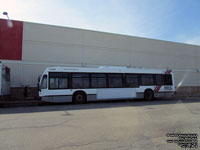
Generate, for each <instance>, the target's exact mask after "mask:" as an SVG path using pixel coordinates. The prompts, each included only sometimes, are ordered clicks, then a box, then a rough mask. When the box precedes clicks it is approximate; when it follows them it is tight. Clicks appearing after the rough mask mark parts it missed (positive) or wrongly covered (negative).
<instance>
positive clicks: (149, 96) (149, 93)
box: [145, 91, 153, 100]
mask: <svg viewBox="0 0 200 150" xmlns="http://www.w3.org/2000/svg"><path fill="white" fill-rule="evenodd" d="M145 97H146V99H147V100H151V99H152V98H153V94H152V92H150V91H148V92H147V93H146V95H145Z"/></svg>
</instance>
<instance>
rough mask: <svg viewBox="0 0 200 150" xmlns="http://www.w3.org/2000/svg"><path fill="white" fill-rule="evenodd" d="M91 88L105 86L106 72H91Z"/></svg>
mask: <svg viewBox="0 0 200 150" xmlns="http://www.w3.org/2000/svg"><path fill="white" fill-rule="evenodd" d="M91 82H92V83H91V86H92V88H106V74H102V73H98V74H97V73H95V74H91Z"/></svg>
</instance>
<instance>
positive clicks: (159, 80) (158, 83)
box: [156, 74, 163, 85]
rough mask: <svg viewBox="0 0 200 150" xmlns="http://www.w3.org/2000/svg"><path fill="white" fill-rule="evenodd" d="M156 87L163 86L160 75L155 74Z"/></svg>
mask: <svg viewBox="0 0 200 150" xmlns="http://www.w3.org/2000/svg"><path fill="white" fill-rule="evenodd" d="M156 85H163V78H162V75H161V74H156Z"/></svg>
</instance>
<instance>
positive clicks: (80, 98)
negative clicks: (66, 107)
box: [73, 92, 86, 104]
mask: <svg viewBox="0 0 200 150" xmlns="http://www.w3.org/2000/svg"><path fill="white" fill-rule="evenodd" d="M85 102H86V94H85V93H84V92H75V93H74V94H73V103H75V104H83V103H85Z"/></svg>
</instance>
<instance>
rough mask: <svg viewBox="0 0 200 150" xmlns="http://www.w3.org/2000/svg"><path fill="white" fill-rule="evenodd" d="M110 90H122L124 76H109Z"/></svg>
mask: <svg viewBox="0 0 200 150" xmlns="http://www.w3.org/2000/svg"><path fill="white" fill-rule="evenodd" d="M108 85H109V88H122V74H114V73H113V74H108Z"/></svg>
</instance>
